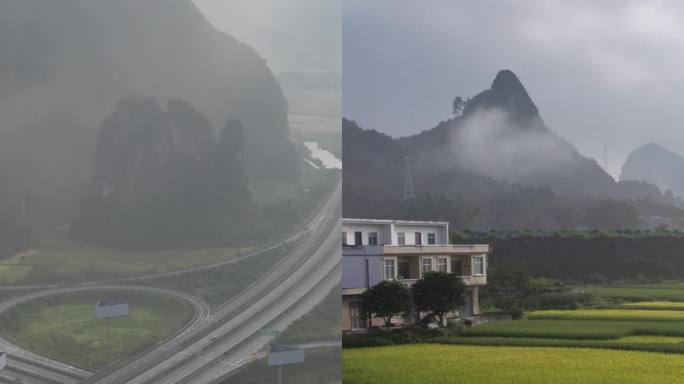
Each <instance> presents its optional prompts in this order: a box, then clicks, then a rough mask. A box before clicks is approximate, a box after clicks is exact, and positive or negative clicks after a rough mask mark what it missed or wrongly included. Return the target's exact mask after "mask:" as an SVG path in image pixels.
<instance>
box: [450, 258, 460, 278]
mask: <svg viewBox="0 0 684 384" xmlns="http://www.w3.org/2000/svg"><path fill="white" fill-rule="evenodd" d="M451 273H453V274H454V275H456V276H463V260H457V259H451Z"/></svg>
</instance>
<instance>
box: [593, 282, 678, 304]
mask: <svg viewBox="0 0 684 384" xmlns="http://www.w3.org/2000/svg"><path fill="white" fill-rule="evenodd" d="M581 289H583V290H584V291H586V292H587V293H591V294H594V295H596V296H600V297H603V298H607V299H626V300H639V301H684V283H661V284H642V285H632V284H629V285H628V284H624V285H589V286H582V287H581Z"/></svg>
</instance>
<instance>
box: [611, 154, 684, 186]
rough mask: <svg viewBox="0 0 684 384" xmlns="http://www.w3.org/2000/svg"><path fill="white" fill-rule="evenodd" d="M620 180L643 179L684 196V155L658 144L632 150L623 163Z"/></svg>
mask: <svg viewBox="0 0 684 384" xmlns="http://www.w3.org/2000/svg"><path fill="white" fill-rule="evenodd" d="M620 180H641V181H646V182H649V183H651V184H654V185H657V186H658V187H659V188H660V189H661V190H662V191H671V192H672V193H674V194H675V195H676V196H679V197H684V157H682V156H681V155H679V154H677V153H674V152H672V151H669V150H667V149H665V148H663V147H661V146H660V145H658V144H655V143H649V144H645V145H642V146H641V147H639V148H637V149H635V150H634V151H632V153H630V154H629V156H628V157H627V160H626V161H625V163H624V164H623V165H622V172H621V173H620Z"/></svg>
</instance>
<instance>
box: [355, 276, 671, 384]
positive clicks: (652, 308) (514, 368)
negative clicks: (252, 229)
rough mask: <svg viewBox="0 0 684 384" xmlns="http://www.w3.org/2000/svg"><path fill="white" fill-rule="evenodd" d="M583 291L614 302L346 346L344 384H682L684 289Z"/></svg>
mask: <svg viewBox="0 0 684 384" xmlns="http://www.w3.org/2000/svg"><path fill="white" fill-rule="evenodd" d="M586 290H587V291H591V292H592V293H594V294H596V295H597V296H602V297H603V298H605V299H608V301H610V302H613V303H614V304H610V305H604V306H600V307H589V308H580V309H576V310H542V311H535V312H531V313H529V314H528V315H527V316H526V318H525V319H520V320H514V321H496V322H490V323H485V324H480V325H477V326H473V327H471V328H467V329H465V330H463V331H461V332H460V333H459V335H458V336H448V337H441V338H436V339H433V340H432V343H430V344H412V345H397V346H388V347H376V348H359V349H346V350H345V351H344V353H343V361H344V374H345V376H344V382H345V383H358V384H374V383H381V382H394V383H416V382H421V383H475V384H477V383H501V382H504V383H553V382H556V383H560V382H563V383H566V382H567V383H684V284H682V283H664V284H648V285H641V286H639V285H629V286H627V285H625V286H608V287H593V286H592V287H586ZM620 300H622V302H620ZM412 366H415V368H414V369H412V368H410V367H412ZM392 367H395V368H396V369H394V368H392ZM484 372H486V374H485V373H484Z"/></svg>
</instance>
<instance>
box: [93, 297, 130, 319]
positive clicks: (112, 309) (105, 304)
mask: <svg viewBox="0 0 684 384" xmlns="http://www.w3.org/2000/svg"><path fill="white" fill-rule="evenodd" d="M122 316H128V303H121V302H114V301H108V300H100V301H98V302H97V305H96V306H95V318H96V319H111V318H114V317H122Z"/></svg>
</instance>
